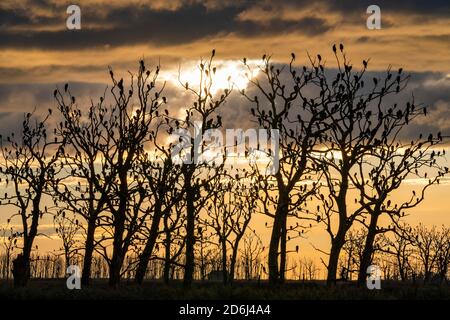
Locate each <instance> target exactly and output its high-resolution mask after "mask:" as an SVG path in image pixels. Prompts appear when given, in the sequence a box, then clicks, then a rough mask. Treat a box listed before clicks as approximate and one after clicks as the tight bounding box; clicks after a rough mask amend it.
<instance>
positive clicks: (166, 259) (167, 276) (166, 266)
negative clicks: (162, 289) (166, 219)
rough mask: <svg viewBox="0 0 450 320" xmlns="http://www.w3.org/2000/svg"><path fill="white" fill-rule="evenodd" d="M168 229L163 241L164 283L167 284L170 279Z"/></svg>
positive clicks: (169, 236)
mask: <svg viewBox="0 0 450 320" xmlns="http://www.w3.org/2000/svg"><path fill="white" fill-rule="evenodd" d="M171 240H172V239H171V235H170V231H166V241H165V254H164V283H165V284H169V280H170V265H171V263H170V243H171Z"/></svg>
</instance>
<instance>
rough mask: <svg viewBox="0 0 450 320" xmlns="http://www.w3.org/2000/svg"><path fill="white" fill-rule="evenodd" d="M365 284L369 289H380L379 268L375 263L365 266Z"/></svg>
mask: <svg viewBox="0 0 450 320" xmlns="http://www.w3.org/2000/svg"><path fill="white" fill-rule="evenodd" d="M367 274H368V276H367V280H366V285H367V289H369V290H374V289H376V290H380V289H381V269H380V267H379V266H377V265H370V266H368V267H367Z"/></svg>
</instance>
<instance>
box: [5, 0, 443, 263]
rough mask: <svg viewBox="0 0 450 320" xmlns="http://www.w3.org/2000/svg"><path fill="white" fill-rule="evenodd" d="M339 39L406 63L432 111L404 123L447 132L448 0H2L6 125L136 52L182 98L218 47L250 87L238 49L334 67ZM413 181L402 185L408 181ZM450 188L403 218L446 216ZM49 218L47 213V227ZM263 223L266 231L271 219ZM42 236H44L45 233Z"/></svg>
mask: <svg viewBox="0 0 450 320" xmlns="http://www.w3.org/2000/svg"><path fill="white" fill-rule="evenodd" d="M70 4H77V5H79V6H80V8H81V30H68V29H67V28H66V19H67V17H68V14H67V13H66V8H67V7H68V5H70ZM371 4H377V5H378V6H379V7H380V8H381V30H369V29H368V28H367V27H366V19H367V17H368V16H369V14H367V13H366V9H367V7H368V6H369V5H371ZM334 43H343V44H344V45H345V49H346V53H347V55H348V57H349V58H350V59H351V61H352V62H353V63H354V64H355V67H357V68H360V67H361V66H362V60H363V59H369V58H370V62H369V71H370V72H374V73H379V72H385V71H386V69H387V67H388V66H389V65H391V66H392V68H393V70H396V69H398V68H399V67H403V69H404V70H405V71H406V72H407V73H409V74H411V80H410V83H409V85H408V88H407V90H406V91H405V93H404V97H405V99H406V98H411V97H412V94H413V93H414V98H415V100H416V101H417V102H421V103H424V104H426V105H428V106H429V107H428V109H429V116H428V117H427V118H426V119H425V120H421V122H419V123H416V124H414V126H411V129H408V130H409V132H408V134H411V135H414V136H415V135H418V133H419V132H424V133H426V134H428V133H429V132H433V133H436V132H438V131H441V132H442V134H443V135H444V136H450V2H449V1H448V0H429V1H419V0H416V1H401V0H400V1H392V0H381V1H350V0H342V1H322V0H318V1H306V0H283V1H269V0H265V1H264V0H263V1H239V0H237V1H231V0H223V1H221V0H210V1H208V0H203V1H201V0H190V1H183V0H173V1H170V0H169V1H163V0H152V1H141V0H128V1H119V0H112V1H111V0H108V1H106V0H93V1H84V0H80V1H54V0H36V1H31V0H30V1H25V0H2V1H1V2H0V131H1V133H3V134H4V133H8V132H11V131H14V130H15V128H17V127H18V125H19V124H20V123H21V120H22V116H23V113H24V112H28V111H31V110H33V108H34V107H36V109H37V110H38V111H39V110H47V109H48V108H49V107H54V106H55V103H54V101H53V90H54V88H55V86H59V87H61V86H62V85H63V84H64V83H66V82H68V83H70V85H71V88H72V92H73V94H74V95H75V96H77V98H79V99H80V100H79V101H80V102H79V103H83V102H84V103H87V102H88V101H89V99H90V98H93V99H96V98H98V97H99V96H100V95H101V94H102V93H103V91H104V90H105V87H106V85H107V84H108V83H109V75H108V66H111V67H112V68H113V69H114V71H115V73H116V74H120V75H121V76H123V77H124V78H126V79H127V77H128V75H127V73H126V72H127V71H128V70H130V71H136V70H137V66H138V64H137V62H138V60H139V59H141V58H144V59H145V61H146V63H147V65H149V66H150V65H155V64H156V63H158V62H160V64H161V69H162V75H161V77H162V79H163V80H166V81H167V90H166V92H167V93H166V95H167V96H168V97H169V98H170V99H171V100H170V101H169V104H170V102H172V106H181V105H182V104H183V103H184V101H185V100H184V98H185V97H183V96H182V95H181V96H180V95H175V92H176V91H177V90H178V91H180V92H181V90H179V85H178V83H177V79H176V75H177V72H178V69H179V68H180V69H181V73H182V77H184V79H188V80H195V69H194V68H193V66H194V65H195V64H196V63H197V62H198V61H199V59H200V58H202V57H203V58H206V57H208V55H209V54H210V52H211V50H212V49H213V48H214V49H215V50H216V52H217V53H216V56H217V64H218V65H219V69H220V68H221V72H222V77H223V79H225V78H226V77H227V76H228V73H229V74H230V75H231V76H232V79H233V81H234V82H235V83H236V86H237V87H241V88H245V87H246V85H247V83H246V81H245V80H242V75H241V73H242V63H241V61H242V58H243V57H246V58H247V59H248V60H249V61H255V63H256V61H257V60H259V59H260V58H261V56H262V55H263V54H269V55H272V56H273V60H274V61H275V62H278V63H281V64H282V63H285V62H286V61H288V59H290V53H291V52H295V53H296V56H297V63H298V64H299V65H302V64H306V63H307V62H306V61H307V53H308V52H309V53H310V54H312V55H316V54H317V53H320V54H321V55H322V56H323V57H324V59H325V60H326V61H327V62H326V66H327V67H329V68H333V67H335V60H334V57H333V56H332V51H331V46H332V45H333V44H334ZM220 81H222V82H225V81H223V80H219V82H220ZM171 93H172V95H171ZM226 108H228V109H227V110H225V111H223V112H224V120H225V121H224V125H225V127H227V126H231V125H233V126H234V127H239V126H240V124H241V125H242V126H243V127H245V126H246V125H247V124H248V119H249V117H250V115H249V112H248V106H247V105H245V103H244V101H243V99H240V98H239V97H238V96H237V95H236V96H232V97H231V98H230V101H229V102H228V103H227V105H226ZM447 141H450V139H448V138H447ZM447 149H448V148H447ZM447 154H450V152H447ZM449 160H450V159H449ZM411 184H413V182H411ZM411 184H410V185H411ZM410 185H408V184H407V185H406V187H405V188H404V189H402V191H401V192H410ZM449 195H450V184H449V183H443V184H441V185H440V186H436V187H433V188H431V189H430V190H429V192H428V197H427V199H426V201H425V202H424V203H422V205H420V206H419V207H418V208H416V209H414V210H412V211H411V212H410V214H411V216H410V217H408V221H409V222H411V223H413V224H416V223H418V222H423V223H425V224H428V225H433V224H435V225H441V224H445V225H447V226H449V225H450V208H449V205H450V198H449ZM1 210H2V212H0V223H4V222H5V220H6V218H7V214H6V213H5V212H7V211H5V209H3V208H2V209H1ZM261 224H262V223H261ZM51 227H52V226H51V224H50V223H49V224H48V233H49V234H51V233H52V231H51ZM321 228H323V227H322V226H318V227H316V228H315V229H313V230H312V231H311V233H310V236H309V238H308V239H305V240H301V242H300V246H301V253H303V254H305V255H307V256H314V255H315V253H314V250H313V249H312V247H311V246H310V244H309V243H310V242H314V243H315V245H316V246H319V247H321V248H322V249H328V241H329V239H328V237H327V236H326V234H325V233H324V232H323V230H321ZM261 232H262V233H264V234H266V235H267V234H268V233H269V230H268V229H267V230H266V229H264V228H262V229H261ZM40 241H42V242H41V243H44V242H45V243H46V244H45V246H47V245H48V242H49V240H46V239H43V238H42V239H40ZM292 245H295V244H292Z"/></svg>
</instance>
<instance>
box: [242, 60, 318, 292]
mask: <svg viewBox="0 0 450 320" xmlns="http://www.w3.org/2000/svg"><path fill="white" fill-rule="evenodd" d="M294 61H295V55H294V54H292V59H291V61H290V64H289V68H288V70H287V72H286V70H284V68H281V67H280V66H277V65H275V64H274V63H272V61H271V57H270V56H267V55H264V56H263V58H262V66H259V67H258V71H259V72H260V73H261V74H262V76H261V77H259V76H258V77H256V78H253V77H252V75H253V73H254V72H253V69H252V68H251V67H250V66H249V65H247V62H246V59H244V65H245V66H247V68H248V70H249V74H248V79H249V83H250V84H251V85H252V86H253V87H252V88H251V89H255V90H256V93H257V95H255V96H250V94H249V93H247V92H246V91H245V90H242V92H241V93H242V94H243V95H244V96H245V97H246V98H247V99H248V100H249V101H250V102H251V103H252V104H253V105H254V106H255V107H254V108H251V113H252V115H253V117H254V118H255V119H256V121H257V123H258V125H259V127H260V128H262V129H266V130H278V132H279V138H280V139H279V141H277V144H278V146H277V148H276V149H275V150H265V151H266V152H267V155H268V156H269V157H276V158H278V154H280V156H279V159H277V160H278V170H276V172H270V174H267V170H266V169H267V168H264V170H263V171H262V172H261V171H260V170H259V169H258V167H257V166H255V167H254V169H255V171H256V172H257V173H258V175H259V181H260V189H261V193H262V195H261V201H262V210H263V213H264V214H265V215H267V216H269V217H270V218H271V219H273V225H272V234H271V238H270V246H269V256H268V258H269V262H268V264H269V281H270V283H271V284H277V283H282V282H283V281H284V278H285V271H286V259H287V252H288V250H287V241H288V239H289V238H291V239H293V238H295V237H298V236H300V235H301V233H302V231H303V226H302V225H300V224H299V223H298V221H297V222H296V223H295V224H293V225H292V226H291V227H289V228H288V218H289V217H294V218H299V217H300V214H301V207H302V206H304V204H305V201H306V199H307V198H308V197H310V196H312V195H313V194H315V192H316V191H317V188H318V185H317V183H316V182H312V183H310V184H308V183H301V182H305V180H306V181H308V180H310V179H311V177H312V176H313V175H316V174H317V170H316V167H315V165H314V163H312V162H311V161H309V160H310V159H309V158H310V157H311V155H312V154H313V153H314V149H315V148H316V147H317V145H318V143H319V141H321V139H322V137H323V134H324V127H321V122H322V121H323V115H324V113H323V112H322V111H321V110H320V108H319V104H320V102H319V101H318V100H317V101H314V100H313V99H311V100H309V99H307V97H306V93H304V92H303V90H305V91H306V88H307V87H308V84H309V83H312V82H314V81H315V79H316V78H317V70H318V68H319V64H317V63H315V62H313V61H311V64H312V68H311V69H307V68H306V67H303V69H297V68H296V67H295V66H294ZM269 132H270V131H269ZM318 180H319V179H318ZM274 194H275V196H274ZM304 218H305V217H304ZM288 233H291V235H288Z"/></svg>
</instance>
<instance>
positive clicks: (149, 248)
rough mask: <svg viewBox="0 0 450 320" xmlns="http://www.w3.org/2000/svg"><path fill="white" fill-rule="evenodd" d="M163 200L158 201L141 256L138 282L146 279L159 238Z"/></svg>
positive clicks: (137, 272) (137, 273)
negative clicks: (149, 263)
mask: <svg viewBox="0 0 450 320" xmlns="http://www.w3.org/2000/svg"><path fill="white" fill-rule="evenodd" d="M161 216H162V214H161V202H160V201H158V203H157V205H156V207H155V214H154V216H153V221H152V225H151V227H150V234H149V237H148V239H147V243H146V244H145V247H144V250H143V251H142V254H141V256H140V257H139V264H138V266H137V269H136V278H135V281H136V283H137V284H139V285H141V284H142V282H143V281H144V277H145V273H146V272H147V267H148V262H149V261H150V258H151V256H152V253H153V248H154V247H155V243H156V239H157V238H158V231H159V224H160V221H161Z"/></svg>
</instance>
